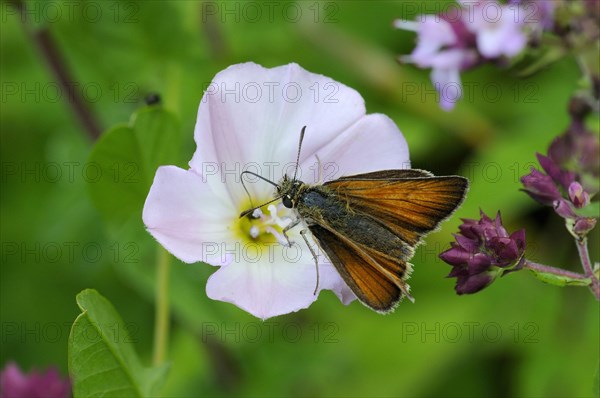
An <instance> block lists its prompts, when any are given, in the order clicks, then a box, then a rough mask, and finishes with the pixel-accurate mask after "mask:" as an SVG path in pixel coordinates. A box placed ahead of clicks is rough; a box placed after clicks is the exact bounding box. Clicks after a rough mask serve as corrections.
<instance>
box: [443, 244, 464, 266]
mask: <svg viewBox="0 0 600 398" xmlns="http://www.w3.org/2000/svg"><path fill="white" fill-rule="evenodd" d="M469 257H471V253H469V252H468V251H466V250H464V249H463V248H461V247H460V246H458V245H456V244H454V243H453V244H452V248H450V249H448V250H446V251H445V252H443V253H441V254H440V258H441V259H442V260H444V261H445V262H447V263H448V264H450V265H453V266H458V265H461V264H465V263H466V262H467V261H469Z"/></svg>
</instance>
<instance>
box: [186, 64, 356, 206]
mask: <svg viewBox="0 0 600 398" xmlns="http://www.w3.org/2000/svg"><path fill="white" fill-rule="evenodd" d="M364 114H365V105H364V101H363V99H362V97H361V96H360V95H359V94H358V93H357V92H356V91H355V90H353V89H351V88H349V87H347V86H345V85H343V84H341V83H338V82H336V81H334V80H332V79H330V78H328V77H325V76H322V75H317V74H313V73H310V72H307V71H306V70H304V69H302V68H301V67H300V66H298V65H296V64H289V65H285V66H281V67H277V68H271V69H268V68H264V67H262V66H260V65H257V64H254V63H246V64H240V65H233V66H231V67H229V68H227V69H226V70H224V71H222V72H220V73H218V74H217V75H216V76H215V78H214V79H213V82H212V83H211V85H210V86H209V88H208V89H207V91H206V92H205V95H204V97H203V99H202V103H201V105H200V109H199V112H198V121H197V124H196V130H195V135H194V137H195V140H196V144H197V146H198V149H197V150H196V153H195V154H194V157H193V159H192V160H191V162H190V166H191V167H192V169H194V170H197V171H199V172H201V173H202V174H205V173H206V171H205V170H206V168H214V167H215V166H217V167H218V169H219V170H220V171H221V172H223V171H227V172H228V174H227V175H226V176H225V180H226V187H227V190H228V192H229V194H230V196H231V198H232V201H233V202H234V203H240V201H242V200H245V199H246V193H245V191H244V190H243V189H241V184H240V183H239V180H238V177H239V173H240V172H241V171H242V170H251V171H254V172H258V174H261V175H263V176H264V177H266V178H270V179H272V180H275V181H278V180H279V179H280V178H281V177H282V176H283V174H284V172H285V168H286V166H287V165H289V164H290V163H293V162H294V161H295V159H296V151H297V143H298V139H299V137H300V130H301V129H302V127H303V126H308V129H307V131H310V133H307V135H306V138H305V141H304V147H303V152H306V153H312V152H315V151H316V150H317V148H320V147H322V146H323V145H325V144H326V143H327V142H329V141H330V140H331V139H333V138H334V137H336V136H337V135H338V134H340V133H341V132H343V131H344V130H346V129H347V128H348V127H349V126H351V125H352V124H354V123H355V122H356V121H357V120H358V119H360V118H361V117H362V116H363V115H364ZM267 163H268V164H267ZM203 169H204V171H203ZM248 189H249V191H250V193H251V195H252V196H253V197H264V196H266V195H270V194H271V191H272V187H271V186H269V185H268V184H266V183H255V184H249V185H248Z"/></svg>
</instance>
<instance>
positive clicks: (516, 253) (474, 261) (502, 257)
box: [440, 211, 525, 294]
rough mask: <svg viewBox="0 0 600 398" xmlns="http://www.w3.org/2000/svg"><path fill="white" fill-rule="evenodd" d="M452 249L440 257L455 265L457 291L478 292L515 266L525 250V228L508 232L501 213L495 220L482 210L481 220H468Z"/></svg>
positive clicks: (463, 292)
mask: <svg viewBox="0 0 600 398" xmlns="http://www.w3.org/2000/svg"><path fill="white" fill-rule="evenodd" d="M459 231H460V232H459V234H456V235H455V236H454V237H455V239H456V242H455V243H454V242H453V243H452V244H451V248H450V249H448V250H446V251H445V252H443V253H441V254H440V258H441V259H442V260H444V261H445V262H446V263H448V264H450V265H451V266H452V270H451V271H450V273H449V274H448V277H450V278H457V282H456V292H457V293H458V294H466V293H475V292H478V291H479V290H481V289H483V288H484V287H486V286H488V285H489V284H490V283H492V281H493V280H494V279H496V277H497V276H498V275H500V274H502V273H505V272H509V271H511V270H513V269H515V267H516V265H517V264H518V263H519V260H521V258H522V257H523V253H524V252H525V230H520V231H517V232H513V233H512V234H511V235H509V234H508V232H507V231H506V229H505V228H504V226H503V225H502V218H501V216H500V212H498V214H497V215H496V218H495V219H493V220H492V219H491V218H490V217H488V216H487V215H486V214H485V213H484V212H483V211H482V212H481V219H480V220H479V221H475V220H469V219H465V220H463V224H462V225H460V226H459Z"/></svg>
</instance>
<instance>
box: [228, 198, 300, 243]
mask: <svg viewBox="0 0 600 398" xmlns="http://www.w3.org/2000/svg"><path fill="white" fill-rule="evenodd" d="M250 207H251V206H247V207H245V208H244V209H243V210H245V209H248V208H250ZM292 219H293V214H292V212H291V210H290V209H288V208H286V207H285V206H284V205H283V204H282V203H277V204H275V203H271V204H270V205H268V206H264V207H261V208H260V209H256V210H254V212H252V213H250V214H248V215H246V216H244V217H242V218H240V219H238V220H236V221H237V222H236V224H237V225H236V230H237V234H238V236H239V237H240V240H241V241H242V242H243V243H244V244H246V243H253V244H263V245H269V244H273V243H280V244H282V245H288V241H287V239H286V238H285V236H284V235H283V230H284V228H285V227H287V226H288V225H289V224H290V223H291V222H292Z"/></svg>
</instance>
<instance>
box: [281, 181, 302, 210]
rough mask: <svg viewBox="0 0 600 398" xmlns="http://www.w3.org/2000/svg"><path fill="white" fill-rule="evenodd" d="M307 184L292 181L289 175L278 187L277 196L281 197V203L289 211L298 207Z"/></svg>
mask: <svg viewBox="0 0 600 398" xmlns="http://www.w3.org/2000/svg"><path fill="white" fill-rule="evenodd" d="M305 187H306V184H304V183H303V182H302V181H299V180H296V179H290V178H289V177H288V176H287V175H285V176H283V179H282V180H281V182H280V183H279V185H278V186H277V196H278V197H281V202H282V203H283V205H284V206H285V207H287V208H288V209H293V208H295V207H296V206H297V205H298V199H299V197H300V195H301V194H302V192H303V191H304V190H305Z"/></svg>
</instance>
